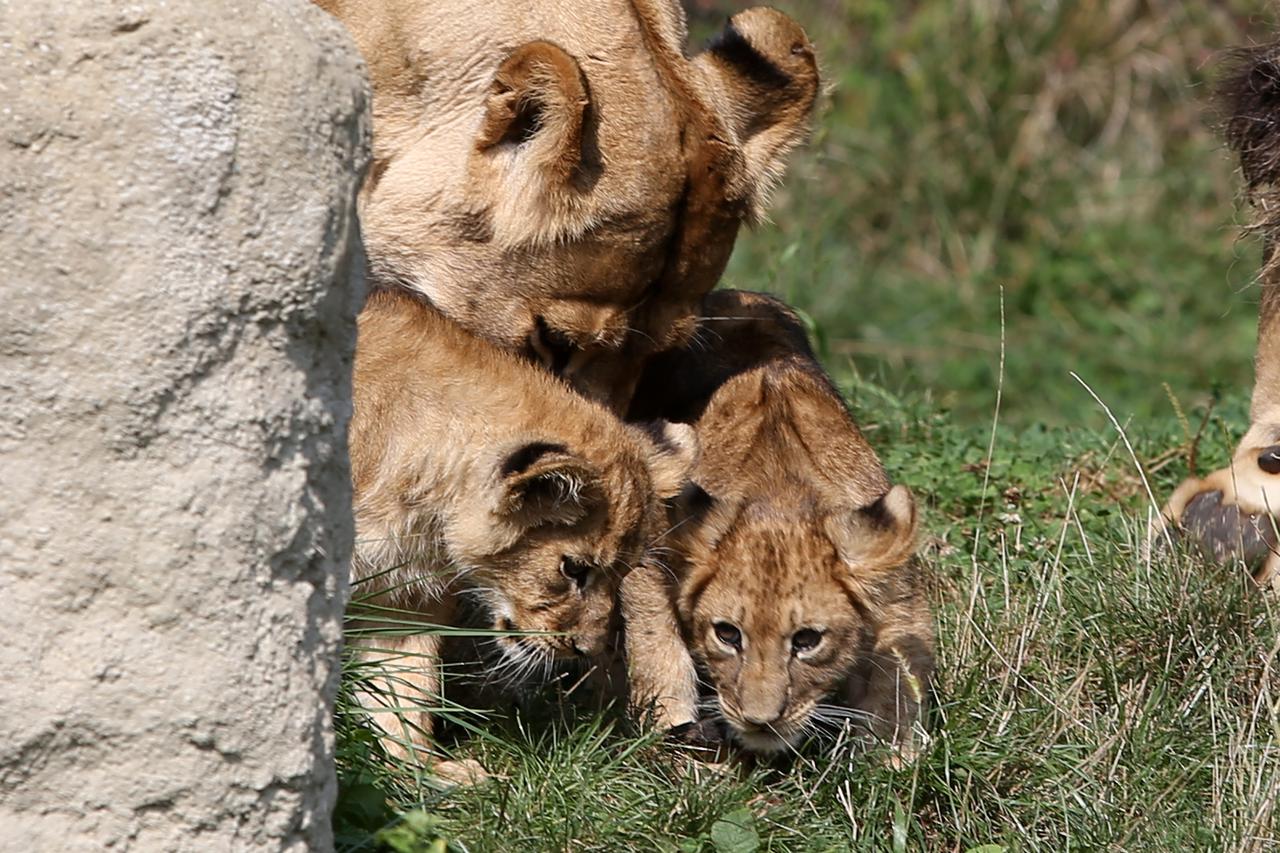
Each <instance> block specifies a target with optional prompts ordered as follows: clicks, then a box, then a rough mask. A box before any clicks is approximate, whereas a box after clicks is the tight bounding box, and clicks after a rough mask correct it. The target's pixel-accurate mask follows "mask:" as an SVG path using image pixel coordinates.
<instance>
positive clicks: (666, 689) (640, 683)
mask: <svg viewBox="0 0 1280 853" xmlns="http://www.w3.org/2000/svg"><path fill="white" fill-rule="evenodd" d="M671 584H672V581H671V579H670V578H669V577H668V576H667V572H666V570H665V569H663V568H662V567H660V566H656V565H653V564H651V563H645V564H642V565H640V566H638V567H637V568H636V569H635V570H634V571H632V572H631V573H630V574H628V575H627V577H626V578H625V579H624V580H623V581H622V591H621V598H622V602H621V603H622V617H623V620H624V622H625V627H624V640H623V642H624V646H625V649H626V658H627V683H628V695H629V701H628V704H629V705H630V707H631V709H632V711H633V713H635V714H637V715H638V716H641V717H643V716H648V717H649V718H650V719H651V720H652V721H653V723H654V725H655V726H657V727H658V728H660V729H664V730H666V729H673V728H675V727H676V726H681V725H684V724H687V723H694V722H696V721H697V719H698V675H697V671H696V670H695V669H694V666H693V658H692V657H691V656H690V655H689V649H688V648H687V647H686V646H685V643H684V638H683V637H682V636H681V634H680V624H679V621H678V618H677V616H676V611H675V605H674V604H673V602H672V595H671Z"/></svg>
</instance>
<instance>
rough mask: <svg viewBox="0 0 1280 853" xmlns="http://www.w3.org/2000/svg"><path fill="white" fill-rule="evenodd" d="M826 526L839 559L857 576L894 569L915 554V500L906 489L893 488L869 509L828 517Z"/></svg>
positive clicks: (902, 487) (904, 487)
mask: <svg viewBox="0 0 1280 853" xmlns="http://www.w3.org/2000/svg"><path fill="white" fill-rule="evenodd" d="M826 527H827V535H828V536H830V537H831V541H832V542H833V543H834V544H835V546H836V550H837V551H839V552H840V558H841V559H842V560H844V562H845V563H846V564H847V565H848V566H849V568H850V569H853V570H854V571H856V572H857V573H858V574H860V575H864V574H865V575H874V574H876V573H879V572H883V571H887V570H889V569H894V568H897V567H898V566H900V565H902V564H903V563H905V562H906V561H907V560H908V559H910V558H911V555H912V554H914V553H915V549H916V502H915V498H913V497H912V496H911V490H910V489H908V488H907V487H906V486H901V485H899V486H894V487H893V488H892V489H890V490H889V491H888V492H887V493H886V494H885V495H884V496H883V497H881V498H880V499H879V500H877V501H876V502H875V503H873V504H871V505H870V506H867V507H863V508H862V509H856V510H853V511H852V512H848V513H843V514H836V515H832V516H828V518H827V522H826Z"/></svg>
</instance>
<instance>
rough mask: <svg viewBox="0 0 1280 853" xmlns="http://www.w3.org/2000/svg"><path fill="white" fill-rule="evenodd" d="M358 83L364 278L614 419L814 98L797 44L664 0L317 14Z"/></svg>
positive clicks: (770, 21)
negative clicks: (364, 85) (699, 36)
mask: <svg viewBox="0 0 1280 853" xmlns="http://www.w3.org/2000/svg"><path fill="white" fill-rule="evenodd" d="M316 2H318V4H319V5H320V6H322V7H323V8H325V9H327V10H328V11H330V12H331V13H333V14H334V15H335V16H337V17H338V18H339V19H340V20H342V21H343V22H344V23H345V24H346V26H347V27H348V29H349V30H350V31H351V33H352V35H353V36H354V38H355V41H356V44H357V45H358V46H359V48H360V50H361V52H362V53H363V55H364V57H365V60H366V62H367V64H368V67H369V74H370V78H371V81H372V84H373V119H374V139H373V148H374V160H373V164H372V167H371V170H370V174H369V177H368V179H367V181H366V183H365V186H364V188H363V191H362V194H361V200H360V215H361V226H362V229H363V233H364V238H365V242H366V246H367V250H368V254H369V259H370V266H371V268H372V272H373V276H374V278H375V280H376V281H377V282H379V283H381V284H383V285H398V286H403V287H406V288H408V289H411V290H416V291H418V292H420V293H423V294H425V295H426V296H427V297H428V298H429V299H430V300H431V302H432V303H433V304H434V305H435V306H436V307H437V308H439V309H440V310H441V311H443V312H444V313H445V314H446V315H448V316H449V317H451V318H452V319H454V320H456V321H457V322H459V323H460V324H462V325H463V326H464V327H465V328H467V329H468V330H469V331H471V332H473V333H475V334H479V335H482V336H484V337H486V338H487V339H489V340H490V341H492V342H494V343H496V344H498V345H500V346H502V347H504V348H507V349H512V350H520V351H525V352H527V353H528V354H530V355H536V356H537V357H539V358H541V359H542V360H543V361H544V362H545V363H546V364H547V365H548V366H550V367H552V368H553V369H555V370H556V372H558V373H561V374H562V375H564V376H565V377H566V378H568V379H569V380H570V381H571V382H572V383H573V384H574V385H575V386H576V387H578V388H579V390H581V391H583V392H585V393H586V394H588V395H589V396H592V397H595V398H597V399H600V400H603V401H606V402H609V403H611V404H612V405H613V406H614V407H615V408H618V409H621V408H622V407H623V405H624V404H625V401H626V400H627V399H628V397H629V395H630V392H631V389H632V386H633V384H634V381H635V378H636V375H637V373H638V366H639V364H640V363H641V362H642V360H643V358H644V356H645V355H647V354H648V353H649V352H652V351H656V350H662V349H665V348H668V347H671V346H675V345H678V344H680V343H682V342H683V341H684V340H686V339H687V337H688V335H689V334H691V333H692V331H693V328H694V322H693V316H694V314H695V313H696V306H697V304H698V301H699V299H701V297H702V296H703V294H705V293H706V292H707V291H708V290H710V289H711V287H712V286H713V285H714V284H715V282H716V280H717V279H718V278H719V276H720V274H721V272H722V271H723V269H724V265H725V262H726V261H727V260H728V257H729V253H730V251H731V249H732V247H733V242H734V239H735V236H736V233H737V230H738V227H739V225H740V223H741V222H743V221H745V220H750V219H754V218H758V217H759V216H760V214H761V211H762V209H763V206H764V203H765V199H766V196H767V194H768V191H769V189H770V187H771V186H772V184H773V183H774V182H775V181H776V180H777V179H778V178H779V176H780V175H781V172H782V169H783V161H784V158H785V156H786V154H787V153H788V151H789V150H790V149H791V148H793V147H794V146H795V145H796V144H797V143H798V142H799V141H800V140H801V139H802V138H803V137H804V135H805V134H806V133H807V131H808V127H809V120H810V115H811V112H812V108H813V104H814V100H815V96H816V94H817V91H818V72H817V65H816V62H815V60H814V55H813V50H812V48H811V46H810V44H809V41H808V39H807V37H806V36H805V33H804V31H803V30H802V29H801V28H800V27H799V26H798V25H797V24H796V23H795V22H794V21H792V20H791V19H790V18H788V17H787V16H785V15H783V14H781V13H779V12H775V11H773V10H770V9H750V10H747V11H745V12H742V13H739V14H738V15H735V16H734V17H733V18H732V19H731V20H730V22H729V23H728V25H727V26H726V29H725V31H724V33H723V34H722V35H721V37H720V38H719V39H718V40H717V41H715V42H714V43H713V44H712V45H711V46H710V47H709V48H708V49H707V50H706V51H705V52H703V53H701V54H699V55H697V56H696V57H694V58H692V59H690V58H688V57H687V56H686V55H685V41H686V39H687V33H686V30H685V21H684V16H683V12H682V11H681V9H680V6H679V4H678V3H676V2H674V0H592V2H583V1H582V0H539V2H528V0H494V2H488V3H475V2H464V0H316Z"/></svg>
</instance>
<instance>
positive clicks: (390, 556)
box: [349, 292, 695, 752]
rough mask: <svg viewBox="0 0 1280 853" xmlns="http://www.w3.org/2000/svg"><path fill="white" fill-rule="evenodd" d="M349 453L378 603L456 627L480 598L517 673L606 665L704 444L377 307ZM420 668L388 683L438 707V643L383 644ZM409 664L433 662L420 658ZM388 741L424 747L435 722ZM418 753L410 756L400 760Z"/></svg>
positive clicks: (422, 309)
mask: <svg viewBox="0 0 1280 853" xmlns="http://www.w3.org/2000/svg"><path fill="white" fill-rule="evenodd" d="M354 391H355V412H354V415H353V418H352V421H351V430H350V439H349V440H350V447H351V465H352V478H353V481H354V486H355V511H356V531H357V548H356V555H355V564H354V575H355V579H356V580H357V581H362V582H363V583H362V586H361V591H362V593H363V594H365V595H372V596H373V599H374V601H375V602H376V603H377V604H379V605H384V606H389V607H393V608H398V609H401V610H406V611H411V612H413V613H417V614H420V615H421V618H422V620H423V621H425V622H428V623H434V624H438V625H450V624H456V620H457V618H458V614H457V608H458V605H459V599H460V597H461V596H466V595H470V596H472V597H473V598H474V599H475V601H476V602H477V603H478V604H480V605H481V606H482V607H483V608H484V609H485V610H486V611H487V612H488V613H489V614H490V615H491V618H492V626H493V627H494V628H498V629H503V630H508V631H510V630H514V631H522V632H523V631H531V632H554V633H555V634H556V635H555V636H524V637H510V636H508V637H503V638H500V639H499V640H497V643H498V645H499V647H500V649H501V651H502V653H503V654H504V655H505V656H506V657H507V658H509V659H510V660H512V661H513V662H516V663H521V662H536V661H540V660H542V659H548V658H551V657H554V656H573V655H594V654H597V653H599V652H600V651H601V649H602V644H603V642H604V640H605V636H606V631H607V629H608V623H609V616H610V613H611V611H612V609H613V605H614V601H615V598H616V593H617V589H618V584H619V582H620V581H621V578H622V577H623V575H624V574H625V573H626V572H627V570H628V569H629V568H630V567H631V566H633V565H635V564H636V563H637V562H638V561H639V560H640V559H641V558H642V556H643V555H644V553H645V549H646V547H647V545H648V544H649V542H650V541H651V539H652V538H653V537H654V536H656V535H657V534H658V533H660V532H661V530H660V529H659V525H663V524H665V523H666V518H665V514H664V511H663V508H662V505H661V504H660V502H659V498H661V497H663V496H670V495H672V494H674V493H675V492H676V491H677V490H679V488H680V486H681V485H682V483H683V482H684V481H685V478H686V476H687V474H688V468H689V465H690V463H691V460H692V456H693V452H694V447H695V445H694V444H693V438H692V430H690V429H689V428H687V427H681V426H672V425H663V429H664V430H665V434H664V435H663V440H662V441H661V442H659V443H658V444H655V443H654V442H653V441H651V440H650V439H649V437H648V435H647V434H646V433H645V432H643V431H642V430H640V429H639V428H636V427H630V426H626V425H623V424H622V423H621V422H619V421H618V420H617V418H616V417H614V416H613V415H612V414H610V413H609V412H608V411H607V410H606V409H604V408H603V407H601V406H599V405H598V404H595V403H592V402H589V401H587V400H585V399H583V398H582V397H581V396H580V395H578V394H576V393H575V392H573V391H572V390H571V389H569V388H568V387H567V386H565V385H564V384H563V383H562V382H561V381H560V380H559V379H557V378H555V377H554V376H551V375H550V374H549V373H547V372H546V371H544V370H543V369H541V368H540V367H538V366H536V365H532V364H529V363H528V362H526V361H524V360H523V359H521V358H519V357H518V356H515V355H513V354H510V353H507V352H503V351H501V350H498V349H496V348H494V347H493V346H492V345H490V344H487V343H485V342H483V341H480V340H479V339H476V338H474V337H472V336H471V335H469V334H468V333H466V332H465V331H464V330H462V329H461V328H459V327H458V326H456V325H455V324H454V323H452V322H451V321H449V320H447V319H445V318H444V317H442V316H441V315H440V314H439V313H438V312H436V311H435V310H434V309H432V308H430V307H428V306H426V305H425V304H424V303H423V302H422V301H421V299H420V298H418V297H412V296H408V295H406V294H402V293H395V292H380V293H375V294H374V295H373V296H372V297H371V298H370V300H369V303H368V304H367V305H366V307H365V309H364V311H363V313H362V314H361V315H360V319H359V340H358V345H357V350H356V366H355V378H354ZM369 642H370V644H371V645H372V646H376V647H377V649H378V652H376V653H375V652H373V651H370V652H369V654H377V655H379V656H385V655H387V654H389V653H390V654H393V655H394V654H397V653H398V654H403V655H405V656H407V657H406V658H405V662H407V663H409V664H410V665H409V666H408V667H407V668H406V669H407V671H406V672H404V674H403V675H402V677H401V679H400V680H399V681H398V682H397V683H395V684H388V685H386V687H387V689H388V692H390V693H392V694H394V695H397V696H398V697H399V698H400V700H401V701H400V702H399V703H398V704H400V705H405V706H411V705H416V706H423V705H434V704H436V703H437V701H438V699H437V694H438V693H439V689H440V685H439V679H438V677H437V673H436V666H437V662H438V657H439V652H440V649H439V647H438V645H437V638H435V637H432V636H426V635H414V636H407V637H395V636H385V635H379V636H377V637H376V638H374V639H372V640H370V641H369ZM408 656H417V657H416V659H415V658H411V657H408ZM413 716H414V715H411V719H410V722H411V724H412V727H411V729H410V731H408V732H406V733H404V736H403V737H400V733H398V732H397V733H395V734H394V735H393V737H391V738H389V742H390V743H391V744H392V746H393V748H396V747H395V741H396V740H397V739H399V740H406V739H407V741H408V742H409V743H413V744H415V745H417V746H425V745H426V743H427V736H428V735H429V733H430V731H431V726H430V719H429V718H428V715H427V714H426V713H425V712H422V713H419V714H417V715H416V718H413ZM398 751H401V752H403V751H404V750H398Z"/></svg>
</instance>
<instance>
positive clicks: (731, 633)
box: [711, 622, 742, 649]
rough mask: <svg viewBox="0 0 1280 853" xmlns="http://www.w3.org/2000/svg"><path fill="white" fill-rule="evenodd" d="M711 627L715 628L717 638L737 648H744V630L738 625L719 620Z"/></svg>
mask: <svg viewBox="0 0 1280 853" xmlns="http://www.w3.org/2000/svg"><path fill="white" fill-rule="evenodd" d="M711 627H713V628H715V631H716V639H717V640H719V641H720V642H722V643H724V644H725V645H726V646H733V647H734V648H735V649H741V648H742V632H741V631H739V630H738V629H737V627H735V626H733V625H730V624H729V623H728V622H717V623H715V624H714V625H712V626H711Z"/></svg>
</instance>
